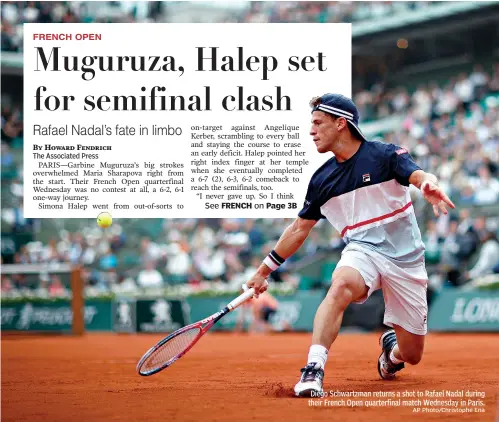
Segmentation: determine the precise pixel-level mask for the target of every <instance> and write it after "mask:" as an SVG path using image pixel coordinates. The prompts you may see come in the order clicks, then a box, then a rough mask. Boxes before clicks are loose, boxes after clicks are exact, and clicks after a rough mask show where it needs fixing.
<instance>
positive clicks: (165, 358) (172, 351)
mask: <svg viewBox="0 0 499 422" xmlns="http://www.w3.org/2000/svg"><path fill="white" fill-rule="evenodd" d="M200 331H201V329H200V328H199V327H193V328H191V329H190V330H187V331H184V332H183V333H180V334H178V335H176V336H175V337H172V338H171V339H170V340H168V341H167V342H166V343H164V344H163V345H161V346H160V347H159V348H158V349H157V350H155V351H154V352H153V353H152V354H151V356H149V358H148V359H147V360H146V361H145V362H144V364H143V365H142V372H149V371H153V370H155V369H157V368H161V367H163V366H164V365H166V364H167V363H168V362H169V361H170V360H172V359H174V358H176V357H177V356H179V355H181V354H182V353H183V352H184V351H185V350H186V349H187V348H188V347H189V346H190V345H191V344H192V342H193V341H194V340H195V339H196V337H197V336H198V334H199V332H200Z"/></svg>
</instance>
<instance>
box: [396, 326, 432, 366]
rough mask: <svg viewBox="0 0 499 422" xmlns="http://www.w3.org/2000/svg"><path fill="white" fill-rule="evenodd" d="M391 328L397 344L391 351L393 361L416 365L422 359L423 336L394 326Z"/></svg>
mask: <svg viewBox="0 0 499 422" xmlns="http://www.w3.org/2000/svg"><path fill="white" fill-rule="evenodd" d="M393 328H394V329H395V335H396V337H397V344H396V346H395V347H394V349H393V350H392V353H393V355H394V357H395V359H399V360H402V361H403V362H406V363H409V364H410V365H417V364H418V363H419V362H420V361H421V359H422V358H423V351H424V340H425V336H424V335H419V334H413V333H410V332H409V331H407V330H404V329H403V328H402V327H400V326H398V325H396V324H394V325H393Z"/></svg>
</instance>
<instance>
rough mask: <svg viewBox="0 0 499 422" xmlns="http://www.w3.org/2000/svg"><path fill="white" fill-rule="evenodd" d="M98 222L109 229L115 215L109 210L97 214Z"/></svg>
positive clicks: (103, 227)
mask: <svg viewBox="0 0 499 422" xmlns="http://www.w3.org/2000/svg"><path fill="white" fill-rule="evenodd" d="M97 224H98V225H99V227H100V228H102V229H107V228H108V227H109V226H110V225H111V224H113V217H111V214H109V213H108V212H101V213H100V214H99V215H98V216H97Z"/></svg>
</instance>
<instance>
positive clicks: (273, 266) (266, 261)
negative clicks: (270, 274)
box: [263, 255, 279, 271]
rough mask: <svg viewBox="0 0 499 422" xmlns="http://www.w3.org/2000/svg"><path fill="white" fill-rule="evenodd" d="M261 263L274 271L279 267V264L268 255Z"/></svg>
mask: <svg viewBox="0 0 499 422" xmlns="http://www.w3.org/2000/svg"><path fill="white" fill-rule="evenodd" d="M263 263H264V264H265V265H266V266H267V267H269V268H270V269H271V270H272V271H275V270H277V269H278V268H279V265H277V264H276V263H275V262H274V261H272V259H270V257H269V256H268V255H267V256H266V257H265V259H264V260H263Z"/></svg>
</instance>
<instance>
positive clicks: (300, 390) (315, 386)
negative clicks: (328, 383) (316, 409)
mask: <svg viewBox="0 0 499 422" xmlns="http://www.w3.org/2000/svg"><path fill="white" fill-rule="evenodd" d="M323 380H324V369H323V368H322V365H321V364H320V363H315V362H313V363H308V364H307V366H305V368H302V369H301V378H300V381H299V382H298V384H296V385H295V394H296V395H297V396H298V397H322V394H323V391H322V382H323Z"/></svg>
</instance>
